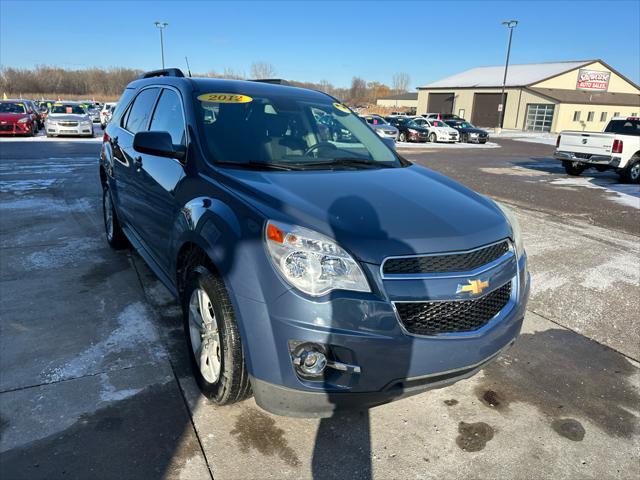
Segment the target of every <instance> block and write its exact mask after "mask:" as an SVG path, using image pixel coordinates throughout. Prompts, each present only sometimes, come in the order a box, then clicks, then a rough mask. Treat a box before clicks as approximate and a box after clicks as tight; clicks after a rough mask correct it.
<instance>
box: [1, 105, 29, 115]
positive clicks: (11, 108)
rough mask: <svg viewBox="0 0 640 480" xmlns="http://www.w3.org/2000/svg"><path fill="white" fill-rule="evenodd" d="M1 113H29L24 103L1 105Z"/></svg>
mask: <svg viewBox="0 0 640 480" xmlns="http://www.w3.org/2000/svg"><path fill="white" fill-rule="evenodd" d="M0 113H27V110H26V108H25V107H24V103H0Z"/></svg>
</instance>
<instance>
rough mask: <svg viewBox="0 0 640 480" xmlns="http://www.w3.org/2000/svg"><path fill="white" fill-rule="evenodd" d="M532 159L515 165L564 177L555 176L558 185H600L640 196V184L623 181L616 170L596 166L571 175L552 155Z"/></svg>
mask: <svg viewBox="0 0 640 480" xmlns="http://www.w3.org/2000/svg"><path fill="white" fill-rule="evenodd" d="M531 160H532V161H531V162H526V161H523V162H513V165H514V166H515V167H516V168H521V169H528V170H533V171H536V172H540V173H547V174H550V175H559V176H561V177H564V179H557V178H554V181H558V185H565V186H572V185H573V186H584V187H591V188H597V187H600V188H604V189H607V190H612V191H614V192H616V193H620V194H625V195H631V196H633V197H637V198H640V186H639V185H634V184H628V183H622V180H621V179H620V176H619V175H618V174H617V173H616V172H615V171H614V170H604V171H598V170H597V169H596V168H589V169H587V170H585V171H584V172H583V173H582V175H580V176H571V175H568V174H567V173H566V172H565V170H564V167H563V166H562V163H561V162H560V161H558V160H555V159H553V158H550V157H531ZM565 179H566V181H565Z"/></svg>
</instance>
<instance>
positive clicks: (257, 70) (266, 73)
mask: <svg viewBox="0 0 640 480" xmlns="http://www.w3.org/2000/svg"><path fill="white" fill-rule="evenodd" d="M275 76H276V69H275V68H274V67H273V65H271V64H270V63H268V62H253V63H252V64H251V77H252V78H255V79H256V80H258V79H261V78H273V77H275Z"/></svg>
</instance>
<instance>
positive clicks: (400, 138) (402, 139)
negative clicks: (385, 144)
mask: <svg viewBox="0 0 640 480" xmlns="http://www.w3.org/2000/svg"><path fill="white" fill-rule="evenodd" d="M398 140H399V141H401V142H406V141H407V135H406V134H405V133H404V132H401V133H400V135H399V136H398Z"/></svg>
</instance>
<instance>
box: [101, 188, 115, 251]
mask: <svg viewBox="0 0 640 480" xmlns="http://www.w3.org/2000/svg"><path fill="white" fill-rule="evenodd" d="M103 208H104V226H105V230H106V231H107V239H108V240H109V241H111V240H113V204H112V203H111V193H109V191H108V190H107V191H105V192H104V203H103Z"/></svg>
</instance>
